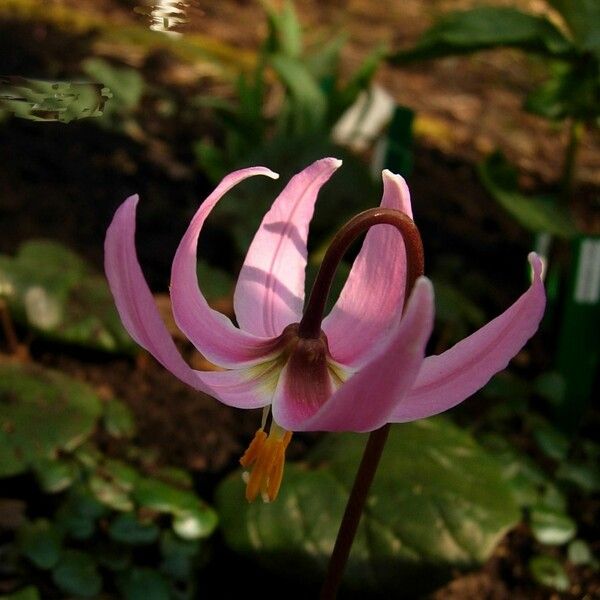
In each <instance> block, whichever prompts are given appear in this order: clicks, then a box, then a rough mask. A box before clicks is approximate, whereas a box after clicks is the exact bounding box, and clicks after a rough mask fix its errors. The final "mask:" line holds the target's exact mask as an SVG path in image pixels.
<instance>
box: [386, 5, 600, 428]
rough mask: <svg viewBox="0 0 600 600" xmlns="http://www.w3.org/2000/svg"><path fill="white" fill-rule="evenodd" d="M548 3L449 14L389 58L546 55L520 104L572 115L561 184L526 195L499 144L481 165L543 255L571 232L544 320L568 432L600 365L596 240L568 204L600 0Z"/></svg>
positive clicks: (595, 75) (599, 63)
mask: <svg viewBox="0 0 600 600" xmlns="http://www.w3.org/2000/svg"><path fill="white" fill-rule="evenodd" d="M547 1H548V4H549V7H548V8H549V9H550V11H549V16H544V15H533V14H528V13H525V12H522V11H520V10H517V9H515V8H510V7H499V6H479V7H476V8H473V9H471V10H466V11H459V12H453V13H450V14H448V15H446V16H445V17H442V18H441V19H440V20H439V21H438V22H437V23H435V24H434V25H433V26H432V27H431V28H430V29H428V30H427V31H426V32H425V33H424V34H423V35H422V37H421V38H420V40H419V41H418V42H417V44H416V45H415V46H414V47H413V48H411V49H408V50H405V51H400V52H396V53H395V54H393V55H391V56H390V60H391V61H392V62H394V63H396V64H406V63H409V62H412V61H416V60H425V59H433V58H438V57H442V56H450V55H459V54H470V53H473V52H476V51H479V50H484V49H489V48H499V47H511V48H517V49H519V50H522V51H524V52H526V53H535V54H536V55H538V56H541V57H542V59H543V60H545V61H546V62H547V65H548V70H547V77H546V79H545V81H544V82H543V83H542V84H541V85H539V86H538V87H537V88H535V89H534V90H533V91H532V92H531V93H530V94H529V95H528V96H527V98H526V99H525V102H524V107H525V109H526V110H528V111H529V112H532V113H534V114H537V115H540V116H542V117H544V118H546V119H548V120H550V121H553V122H561V121H566V122H567V123H568V127H569V141H568V143H567V146H566V148H565V155H564V160H563V169H562V174H561V175H560V178H559V181H557V185H556V191H555V192H554V193H550V194H544V195H534V196H529V195H525V194H523V193H522V192H521V191H520V190H519V186H518V181H517V171H516V169H514V168H513V167H512V166H511V165H510V164H509V163H508V162H507V161H506V159H505V158H504V156H503V155H502V154H501V153H499V152H496V153H494V154H492V155H491V156H489V157H488V158H487V159H486V160H484V161H483V163H481V164H480V165H479V167H478V172H479V176H480V179H481V182H482V183H483V185H484V186H485V187H486V189H487V190H488V192H489V193H490V195H491V196H492V197H493V198H494V199H495V200H496V201H497V202H498V204H500V205H501V206H502V207H503V208H504V210H506V211H507V212H508V213H509V214H510V215H511V216H512V217H513V218H514V219H515V220H516V221H517V222H518V223H519V224H520V225H521V226H522V227H524V228H525V229H527V230H529V231H531V232H533V233H535V234H537V237H536V241H535V246H536V250H537V251H538V252H539V253H540V254H542V255H543V256H544V258H546V259H547V260H548V259H549V257H550V252H551V246H552V237H551V236H553V237H555V238H558V240H563V244H564V240H572V241H571V246H572V247H571V253H570V263H571V264H570V265H568V264H567V261H568V260H569V258H567V259H565V257H568V256H569V254H568V253H565V252H563V251H562V250H558V251H554V252H553V254H554V256H553V258H555V257H556V258H557V260H552V261H548V262H549V268H548V269H547V270H548V273H547V278H546V281H547V289H548V298H549V310H548V311H547V318H546V322H549V321H550V319H552V320H557V321H559V322H558V323H557V324H556V327H557V329H559V330H560V335H559V339H558V349H557V353H556V362H557V366H558V368H559V369H560V371H561V373H562V374H563V376H564V378H565V383H566V385H567V387H568V391H569V399H570V402H569V404H568V405H564V406H560V407H556V411H555V412H556V416H557V419H558V421H559V422H560V423H562V426H563V428H564V429H565V431H567V430H568V431H570V432H571V433H572V432H574V431H576V430H577V428H578V427H579V426H580V424H581V422H582V419H583V414H584V413H585V411H586V410H587V407H588V405H589V401H590V398H591V396H592V395H593V390H594V382H595V381H597V368H598V364H600V343H599V342H598V336H597V335H596V334H595V333H593V332H595V331H597V330H598V326H599V325H600V295H599V291H598V288H597V286H595V284H593V283H592V282H593V281H595V280H596V279H595V275H594V273H596V274H598V272H600V241H599V240H598V237H597V236H593V235H589V234H585V233H584V232H583V230H582V228H581V227H579V226H578V224H576V222H575V219H574V218H573V215H572V213H571V211H570V208H571V202H572V200H573V193H574V187H575V183H576V162H577V154H578V150H579V147H580V145H581V141H582V138H583V136H584V134H585V132H586V130H587V129H592V128H597V127H598V126H600V2H598V1H597V0H547ZM552 14H553V16H554V17H555V19H554V20H551V18H550V17H551V16H552ZM554 21H557V23H558V24H555V22H554ZM592 233H593V232H592ZM582 289H583V290H584V293H582V292H581V290H582ZM559 295H563V296H564V302H562V303H561V312H560V313H559V312H558V311H557V310H556V308H555V307H557V306H558V305H559V300H558V297H559Z"/></svg>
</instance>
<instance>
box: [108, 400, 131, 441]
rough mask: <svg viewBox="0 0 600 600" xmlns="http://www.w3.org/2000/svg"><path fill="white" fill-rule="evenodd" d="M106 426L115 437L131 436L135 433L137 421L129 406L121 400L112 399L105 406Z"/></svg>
mask: <svg viewBox="0 0 600 600" xmlns="http://www.w3.org/2000/svg"><path fill="white" fill-rule="evenodd" d="M103 424H104V428H105V429H106V431H107V433H108V434H109V435H112V436H113V437H124V438H130V437H132V436H133V435H134V434H135V421H134V419H133V414H132V413H131V410H130V409H129V407H128V406H126V405H125V404H123V403H122V402H121V401H120V400H115V399H113V400H110V401H109V402H107V404H106V406H105V407H104V418H103Z"/></svg>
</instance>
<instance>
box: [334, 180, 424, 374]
mask: <svg viewBox="0 0 600 600" xmlns="http://www.w3.org/2000/svg"><path fill="white" fill-rule="evenodd" d="M382 176H383V198H382V200H381V206H384V207H386V208H395V209H397V210H401V211H402V212H404V213H406V214H407V215H408V216H409V217H411V218H412V210H411V205H410V193H409V191H408V186H407V185H406V182H405V181H404V179H403V178H402V177H400V175H395V174H393V173H391V172H390V171H388V170H385V171H383V174H382ZM405 279H406V252H405V249H404V242H403V240H402V236H401V235H400V233H399V232H398V231H397V230H396V229H395V228H394V227H393V226H392V225H376V226H375V227H372V228H371V229H370V231H369V232H368V233H367V235H366V237H365V241H364V243H363V246H362V248H361V250H360V252H359V254H358V256H357V257H356V259H355V261H354V264H353V266H352V270H351V271H350V275H349V276H348V280H347V281H346V284H345V286H344V288H343V290H342V293H341V294H340V297H339V299H338V301H337V303H336V304H335V306H334V307H333V309H332V310H331V313H330V314H329V315H328V316H327V317H326V318H325V319H324V320H323V331H324V332H325V333H326V334H327V338H328V340H329V348H330V350H331V356H333V358H334V359H335V360H337V361H338V362H340V363H341V364H344V365H348V366H351V367H359V366H360V365H361V364H362V363H363V362H364V360H365V356H366V354H367V353H368V351H369V349H370V348H372V347H373V344H375V342H376V341H377V340H378V339H379V338H380V337H382V336H384V335H385V334H386V333H387V332H388V331H389V327H390V324H391V323H392V322H393V320H394V318H395V316H396V315H398V314H400V313H401V312H402V307H403V304H404V285H405Z"/></svg>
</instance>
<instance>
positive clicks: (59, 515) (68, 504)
mask: <svg viewBox="0 0 600 600" xmlns="http://www.w3.org/2000/svg"><path fill="white" fill-rule="evenodd" d="M106 512H107V508H106V507H105V506H104V505H102V504H101V503H100V502H99V501H98V500H96V498H95V497H94V496H93V495H92V494H91V493H90V491H89V490H88V489H86V488H84V487H83V486H78V487H76V488H74V489H72V490H70V491H69V495H68V496H67V498H66V499H65V501H64V502H63V504H61V506H60V507H59V509H58V511H57V512H56V522H57V524H58V526H59V527H60V528H61V529H62V530H63V531H65V533H66V534H67V535H68V536H70V537H72V538H74V539H77V540H84V539H87V538H89V537H91V536H92V534H93V533H94V529H95V527H96V521H97V520H98V519H99V518H100V517H102V516H103V515H105V514H106Z"/></svg>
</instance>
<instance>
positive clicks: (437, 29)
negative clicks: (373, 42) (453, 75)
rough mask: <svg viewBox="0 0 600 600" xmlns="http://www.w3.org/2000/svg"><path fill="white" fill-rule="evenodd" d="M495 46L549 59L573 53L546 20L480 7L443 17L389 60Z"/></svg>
mask: <svg viewBox="0 0 600 600" xmlns="http://www.w3.org/2000/svg"><path fill="white" fill-rule="evenodd" d="M497 47H514V48H520V49H521V50H526V51H530V52H540V53H543V54H549V55H552V56H562V55H569V54H571V53H573V52H574V48H573V46H572V44H571V42H570V41H569V40H568V39H567V38H565V37H564V35H563V34H562V33H561V32H560V31H559V30H558V29H557V28H556V27H555V26H554V25H553V24H552V23H551V22H550V21H549V20H548V19H546V18H545V17H537V16H534V15H530V14H527V13H524V12H521V11H519V10H516V9H514V8H505V7H499V6H481V7H478V8H474V9H472V10H467V11H461V12H453V13H450V14H448V15H446V16H444V17H442V18H441V19H440V20H439V21H437V23H435V25H433V27H431V28H430V29H428V30H427V31H426V32H425V33H424V34H423V35H422V37H421V38H420V39H419V41H418V42H417V45H416V46H415V47H414V48H412V49H410V50H406V51H404V52H398V53H396V54H394V55H393V56H392V57H391V59H392V61H393V62H396V63H400V62H407V61H414V60H423V59H429V58H438V57H441V56H452V55H456V54H468V53H471V52H475V51H477V50H484V49H486V48H497Z"/></svg>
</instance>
